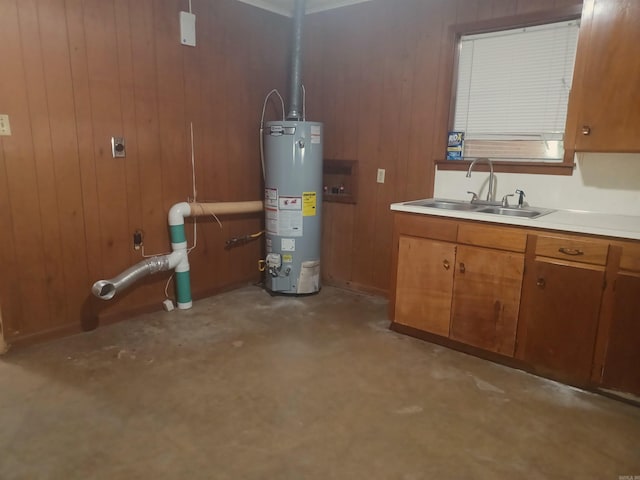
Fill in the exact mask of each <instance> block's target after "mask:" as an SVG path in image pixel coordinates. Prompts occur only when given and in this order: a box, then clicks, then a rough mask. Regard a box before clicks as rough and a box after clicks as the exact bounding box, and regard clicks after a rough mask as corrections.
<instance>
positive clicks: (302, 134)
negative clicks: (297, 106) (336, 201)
mask: <svg viewBox="0 0 640 480" xmlns="http://www.w3.org/2000/svg"><path fill="white" fill-rule="evenodd" d="M263 135H264V138H263V140H264V162H265V191H264V204H265V205H264V206H265V230H266V254H267V255H266V261H265V263H266V275H265V287H266V288H267V290H269V291H271V292H274V293H282V294H310V293H316V292H318V291H320V250H321V245H320V243H321V235H322V228H321V227H322V135H323V132H322V124H321V123H318V122H306V121H272V122H267V123H266V125H265V128H264V130H263Z"/></svg>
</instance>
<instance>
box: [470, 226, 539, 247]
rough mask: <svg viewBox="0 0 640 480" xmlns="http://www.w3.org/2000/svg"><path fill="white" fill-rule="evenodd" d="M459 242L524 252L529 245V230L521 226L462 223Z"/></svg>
mask: <svg viewBox="0 0 640 480" xmlns="http://www.w3.org/2000/svg"><path fill="white" fill-rule="evenodd" d="M458 243H464V244H467V245H476V246H478V247H488V248H496V249H499V250H509V251H511V252H524V250H525V247H526V245H527V232H526V230H522V229H519V228H511V227H493V226H488V225H478V224H474V223H461V224H460V225H459V226H458Z"/></svg>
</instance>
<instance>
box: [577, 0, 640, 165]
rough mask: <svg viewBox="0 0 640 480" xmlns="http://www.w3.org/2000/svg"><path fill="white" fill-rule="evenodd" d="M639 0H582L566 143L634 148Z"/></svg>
mask: <svg viewBox="0 0 640 480" xmlns="http://www.w3.org/2000/svg"><path fill="white" fill-rule="evenodd" d="M638 58H640V2H639V1H638V0H585V2H584V7H583V13H582V25H581V27H580V38H579V41H578V50H577V54H576V65H575V71H574V80H573V87H572V90H573V91H572V94H571V98H570V103H569V112H568V118H567V136H566V148H567V149H568V150H571V144H572V142H575V150H576V151H591V152H639V151H640V135H638V125H640V89H639V88H638V84H640V62H638Z"/></svg>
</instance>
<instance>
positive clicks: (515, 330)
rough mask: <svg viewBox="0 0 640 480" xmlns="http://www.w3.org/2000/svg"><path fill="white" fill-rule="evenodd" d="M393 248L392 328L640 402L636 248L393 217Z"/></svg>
mask: <svg viewBox="0 0 640 480" xmlns="http://www.w3.org/2000/svg"><path fill="white" fill-rule="evenodd" d="M394 245H395V246H396V249H395V251H394V254H393V261H394V265H393V268H392V271H393V275H394V277H393V278H392V283H391V284H392V287H393V288H392V291H391V299H390V300H391V301H390V305H389V307H390V308H389V312H390V318H391V320H392V328H393V329H395V330H397V331H399V332H402V333H408V334H410V335H414V336H417V337H421V338H425V339H427V340H430V341H434V342H438V343H442V344H444V345H447V346H449V347H453V348H460V349H462V350H464V351H467V352H471V353H474V354H477V355H480V356H484V357H486V358H490V359H492V360H497V361H500V362H504V363H507V364H510V365H515V366H518V367H520V368H524V369H526V370H529V371H532V372H534V373H536V374H540V375H543V376H547V377H550V378H554V379H557V380H560V381H563V382H566V383H570V384H573V385H579V386H582V387H590V388H596V389H600V388H604V389H607V390H608V391H619V392H626V393H632V394H635V395H639V396H640V368H638V365H640V242H638V241H627V240H620V239H612V238H607V237H597V236H590V235H582V234H573V233H564V232H547V231H543V230H541V229H533V228H524V227H512V226H506V225H505V226H502V225H495V224H489V223H485V222H477V221H471V220H462V219H460V220H456V219H443V218H439V217H432V216H423V215H415V214H410V213H399V212H398V213H396V214H395V215H394ZM422 332H425V333H424V334H422ZM495 354H497V355H495Z"/></svg>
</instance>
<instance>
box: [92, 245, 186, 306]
mask: <svg viewBox="0 0 640 480" xmlns="http://www.w3.org/2000/svg"><path fill="white" fill-rule="evenodd" d="M172 255H173V254H169V255H162V256H158V257H151V258H145V259H144V260H142V261H141V262H138V263H136V264H135V265H134V266H133V267H130V268H128V269H127V270H125V271H124V272H122V273H121V274H120V275H118V276H116V277H113V278H111V279H109V280H98V281H97V282H96V283H94V284H93V287H92V288H91V292H92V293H93V294H94V295H95V296H96V297H98V298H101V299H103V300H110V299H111V298H113V296H114V295H115V294H116V293H118V292H119V291H121V290H124V289H125V288H127V287H129V286H130V285H131V284H133V283H135V282H137V281H138V280H140V279H141V278H143V277H146V276H147V275H151V274H152V273H157V272H164V271H167V270H170V269H171V268H173V267H172V266H171V265H170V264H171V263H172V262H170V257H171V256H172Z"/></svg>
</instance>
